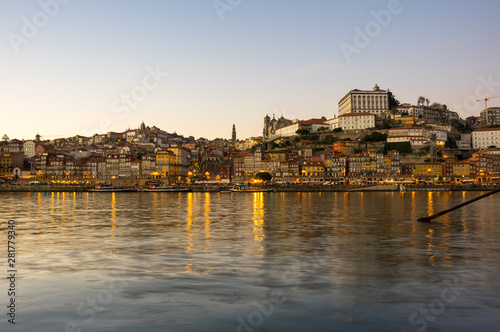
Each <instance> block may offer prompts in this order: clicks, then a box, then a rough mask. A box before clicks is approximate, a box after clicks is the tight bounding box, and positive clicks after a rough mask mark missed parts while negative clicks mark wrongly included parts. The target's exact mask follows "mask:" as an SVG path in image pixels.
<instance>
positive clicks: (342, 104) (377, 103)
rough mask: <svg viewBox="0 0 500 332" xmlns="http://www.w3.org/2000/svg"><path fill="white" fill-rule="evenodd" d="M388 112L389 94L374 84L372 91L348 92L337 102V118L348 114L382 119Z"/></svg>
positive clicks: (356, 90) (355, 90)
mask: <svg viewBox="0 0 500 332" xmlns="http://www.w3.org/2000/svg"><path fill="white" fill-rule="evenodd" d="M388 111H389V93H388V92H387V91H386V90H381V89H380V88H379V87H378V85H376V84H375V87H374V88H373V90H358V89H354V90H351V91H349V93H347V94H346V95H345V96H344V97H343V98H342V99H341V100H340V101H339V113H338V114H339V116H341V115H344V114H349V113H371V114H375V115H376V116H377V117H383V116H385V115H386V114H387V112H388Z"/></svg>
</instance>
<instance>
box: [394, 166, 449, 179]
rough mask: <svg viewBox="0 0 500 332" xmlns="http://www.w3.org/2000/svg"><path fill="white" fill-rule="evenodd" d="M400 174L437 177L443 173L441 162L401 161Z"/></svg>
mask: <svg viewBox="0 0 500 332" xmlns="http://www.w3.org/2000/svg"><path fill="white" fill-rule="evenodd" d="M401 174H402V175H406V176H415V177H438V176H442V175H443V165H442V163H403V164H402V165H401Z"/></svg>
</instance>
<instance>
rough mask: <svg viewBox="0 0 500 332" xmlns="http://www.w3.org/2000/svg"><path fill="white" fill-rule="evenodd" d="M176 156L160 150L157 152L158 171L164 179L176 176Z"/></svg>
mask: <svg viewBox="0 0 500 332" xmlns="http://www.w3.org/2000/svg"><path fill="white" fill-rule="evenodd" d="M174 165H175V154H174V153H173V152H172V151H169V150H160V151H158V152H156V171H157V172H158V173H159V174H160V177H161V178H163V179H168V178H169V176H172V175H175V173H173V172H172V169H173V168H174V167H175V166H174Z"/></svg>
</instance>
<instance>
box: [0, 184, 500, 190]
mask: <svg viewBox="0 0 500 332" xmlns="http://www.w3.org/2000/svg"><path fill="white" fill-rule="evenodd" d="M187 187H188V188H190V189H191V191H192V192H221V191H228V190H229V187H228V186H199V185H193V186H187ZM92 188H94V187H93V186H67V185H66V186H55V185H49V186H21V185H7V186H6V185H3V186H0V192H90V191H89V190H90V189H92ZM182 188H186V186H183V187H182ZM272 188H273V189H274V190H273V191H274V192H393V191H394V192H418V191H424V192H446V191H490V190H495V189H497V188H500V184H488V185H470V184H467V185H458V184H445V185H404V186H402V185H396V184H392V185H375V186H361V185H336V186H333V185H288V186H287V185H274V186H272ZM138 192H139V191H138Z"/></svg>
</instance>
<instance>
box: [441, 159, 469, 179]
mask: <svg viewBox="0 0 500 332" xmlns="http://www.w3.org/2000/svg"><path fill="white" fill-rule="evenodd" d="M443 176H445V177H456V178H465V177H467V178H468V177H470V162H469V161H467V160H465V161H454V162H444V163H443Z"/></svg>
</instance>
